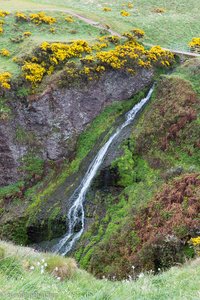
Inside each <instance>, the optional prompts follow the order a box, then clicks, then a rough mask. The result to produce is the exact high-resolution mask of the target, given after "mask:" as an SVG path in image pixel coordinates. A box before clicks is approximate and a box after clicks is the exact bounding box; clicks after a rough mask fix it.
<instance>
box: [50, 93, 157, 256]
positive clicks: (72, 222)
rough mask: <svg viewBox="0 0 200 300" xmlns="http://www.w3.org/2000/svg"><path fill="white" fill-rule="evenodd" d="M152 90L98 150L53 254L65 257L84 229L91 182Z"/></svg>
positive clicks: (80, 186) (71, 198) (74, 195)
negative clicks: (86, 200) (65, 228)
mask: <svg viewBox="0 0 200 300" xmlns="http://www.w3.org/2000/svg"><path fill="white" fill-rule="evenodd" d="M153 90H154V87H152V88H151V89H150V90H149V92H148V94H147V96H146V97H145V98H143V99H142V100H141V101H140V102H139V103H137V104H136V105H135V106H134V107H133V108H132V109H131V110H130V111H129V112H128V113H126V115H125V121H124V123H123V124H122V125H120V126H119V127H118V128H117V129H116V130H115V132H114V133H113V134H112V135H111V137H110V138H109V140H108V141H107V142H106V143H105V144H104V145H103V146H102V148H101V149H100V150H99V152H98V153H97V155H96V156H95V158H94V159H93V161H92V162H91V164H90V165H89V168H88V170H87V172H86V173H85V175H84V177H83V179H82V181H81V183H80V185H79V186H78V188H77V189H76V190H75V191H74V193H73V194H72V196H71V197H70V199H69V201H70V203H73V204H72V206H71V208H70V209H69V212H68V215H67V220H68V224H69V225H68V228H69V229H68V231H67V233H66V234H65V235H64V236H63V237H61V238H60V239H59V241H58V243H57V244H56V245H54V246H53V248H52V251H53V252H55V253H59V254H61V255H66V254H67V253H68V252H69V251H70V250H71V249H72V247H73V246H74V244H75V243H76V241H78V240H79V238H80V237H81V235H82V233H83V231H84V227H85V212H84V206H83V204H84V201H85V197H86V193H87V191H88V189H89V187H90V185H91V183H92V180H93V179H94V177H95V176H96V174H97V171H98V169H99V167H100V166H101V164H102V163H103V161H104V158H105V156H106V154H107V151H108V149H109V147H110V145H111V144H112V142H113V141H114V140H115V139H116V138H117V137H118V135H119V134H120V133H121V131H122V130H123V129H124V128H125V127H126V126H128V125H130V124H131V123H132V122H133V121H134V119H135V117H136V116H137V114H138V113H139V112H140V110H141V109H142V108H143V107H144V106H145V104H146V103H147V102H148V101H149V100H150V98H151V95H152V93H153Z"/></svg>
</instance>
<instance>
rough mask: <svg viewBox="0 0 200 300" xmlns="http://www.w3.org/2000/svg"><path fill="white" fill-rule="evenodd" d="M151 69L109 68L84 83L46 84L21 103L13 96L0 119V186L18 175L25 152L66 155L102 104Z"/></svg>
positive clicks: (121, 95)
mask: <svg viewBox="0 0 200 300" xmlns="http://www.w3.org/2000/svg"><path fill="white" fill-rule="evenodd" d="M152 75H153V74H152V71H151V70H148V71H147V70H141V71H140V72H139V73H137V75H135V76H131V75H128V74H125V73H122V72H116V71H110V72H108V73H107V74H105V75H104V76H102V77H101V78H100V79H99V80H98V81H95V82H91V83H88V84H87V85H84V83H80V85H79V86H78V87H71V88H65V87H63V88H58V87H57V86H56V85H54V86H53V85H51V86H48V87H47V89H46V90H45V91H44V92H43V93H42V94H39V95H34V96H33V95H32V96H29V97H28V98H27V100H28V101H27V103H26V104H23V103H21V102H20V101H17V99H16V101H13V102H12V104H11V106H12V113H13V115H12V118H11V119H10V120H8V121H1V123H0V174H1V175H0V186H4V185H8V184H10V183H13V182H15V181H16V180H18V179H19V177H20V173H19V171H18V169H19V168H18V167H19V165H20V161H21V160H22V159H23V157H24V156H25V155H26V154H28V153H29V152H32V153H34V155H37V156H39V157H41V158H42V159H44V160H54V161H56V160H59V159H62V158H63V157H66V156H68V155H69V154H70V153H71V152H72V151H73V150H74V147H75V143H76V137H77V136H78V135H79V134H80V132H81V131H83V130H84V129H85V128H86V126H87V125H88V124H89V123H90V122H91V121H92V120H93V119H94V118H95V117H96V116H97V115H98V114H99V113H100V112H101V111H102V109H103V108H104V107H105V106H106V105H107V104H110V103H111V102H113V101H119V100H124V99H128V98H130V97H131V96H132V95H134V94H135V93H136V92H138V91H139V90H141V89H143V88H144V87H145V86H147V85H149V84H150V82H151V80H152Z"/></svg>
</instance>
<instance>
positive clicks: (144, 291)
mask: <svg viewBox="0 0 200 300" xmlns="http://www.w3.org/2000/svg"><path fill="white" fill-rule="evenodd" d="M0 246H1V248H4V249H5V257H4V258H2V259H1V262H0V264H1V266H2V268H1V271H0V286H1V292H0V294H1V299H2V300H8V299H9V300H10V299H13V300H18V299H31V300H36V299H37V300H46V299H52V300H53V299H56V300H63V299H66V300H84V299H87V300H100V299H101V300H106V299H109V300H134V299H137V300H146V299H148V300H168V299H170V300H171V299H174V300H186V299H187V300H196V299H199V280H200V260H199V259H196V260H194V261H192V262H190V263H187V264H185V265H184V266H182V267H173V268H171V269H170V270H169V271H167V272H163V273H161V274H160V275H157V276H153V275H151V274H149V275H148V274H144V275H143V274H142V275H141V278H139V279H137V280H136V281H131V280H129V281H123V282H111V281H108V280H106V279H104V280H97V279H95V278H94V277H93V276H92V275H90V274H88V273H87V272H85V271H82V270H80V269H77V270H76V271H75V273H74V275H73V276H72V277H71V278H69V279H66V280H63V281H59V280H58V279H57V278H55V276H53V275H51V273H50V274H49V273H48V270H47V269H48V266H47V269H46V268H45V271H44V273H43V274H41V265H42V263H43V262H42V259H44V260H45V261H46V262H47V265H48V261H51V262H52V261H54V263H56V261H58V258H57V257H55V260H54V256H53V255H52V254H49V253H37V252H34V251H33V250H32V249H30V248H23V247H17V246H13V245H12V244H10V243H5V242H0ZM38 262H39V263H40V266H38V265H37V263H38ZM63 262H66V263H69V267H70V263H71V261H70V259H68V260H64V259H61V258H60V259H59V264H60V263H61V264H63ZM31 266H35V268H34V270H30V267H31Z"/></svg>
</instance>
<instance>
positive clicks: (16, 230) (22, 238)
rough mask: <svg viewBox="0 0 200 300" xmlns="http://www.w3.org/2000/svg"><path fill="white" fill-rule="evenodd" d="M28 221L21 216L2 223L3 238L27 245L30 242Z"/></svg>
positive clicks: (0, 231)
mask: <svg viewBox="0 0 200 300" xmlns="http://www.w3.org/2000/svg"><path fill="white" fill-rule="evenodd" d="M26 222H27V219H26V218H21V219H19V220H16V221H10V222H8V223H6V224H3V225H1V228H0V236H1V238H2V239H8V240H11V241H13V242H15V243H16V244H20V245H26V244H27V242H28V235H27V227H26Z"/></svg>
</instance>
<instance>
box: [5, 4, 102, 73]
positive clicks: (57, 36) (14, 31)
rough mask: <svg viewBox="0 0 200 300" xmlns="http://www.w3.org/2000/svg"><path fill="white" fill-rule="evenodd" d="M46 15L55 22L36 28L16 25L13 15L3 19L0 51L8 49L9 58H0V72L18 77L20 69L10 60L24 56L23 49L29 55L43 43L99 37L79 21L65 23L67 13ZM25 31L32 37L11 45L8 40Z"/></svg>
mask: <svg viewBox="0 0 200 300" xmlns="http://www.w3.org/2000/svg"><path fill="white" fill-rule="evenodd" d="M0 7H1V6H0ZM26 13H31V11H29V12H28V11H26ZM47 14H48V15H51V16H52V15H53V16H54V17H55V18H56V19H57V22H56V23H55V24H52V25H46V24H42V25H40V26H36V25H35V24H33V23H27V22H24V23H20V22H18V23H16V22H15V17H14V14H11V15H9V16H7V17H6V18H4V21H5V24H4V26H3V28H4V33H3V35H1V37H0V50H1V49H2V48H6V49H8V50H9V51H10V54H11V56H10V57H2V56H0V71H9V72H11V73H12V74H13V75H18V74H19V73H20V68H19V66H18V65H17V64H16V63H14V62H13V61H12V58H13V57H15V56H20V55H24V54H25V52H24V49H26V52H27V53H30V52H31V50H32V49H33V48H34V47H36V46H37V45H39V44H41V43H42V42H43V41H48V42H55V41H56V42H69V41H71V40H74V39H85V40H88V41H89V40H91V39H94V38H95V37H97V36H99V32H100V31H99V30H98V29H96V28H94V27H92V26H90V25H88V24H86V23H84V22H83V21H80V20H79V19H75V18H74V20H75V22H74V23H67V22H66V21H65V17H66V16H68V14H67V13H61V12H50V13H47ZM50 28H54V29H55V33H51V32H50ZM27 31H28V32H31V33H32V35H31V37H29V38H25V39H24V41H23V42H22V43H13V42H12V41H11V40H10V38H16V37H18V36H20V35H22V36H23V33H24V32H27ZM71 32H75V33H71Z"/></svg>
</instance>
